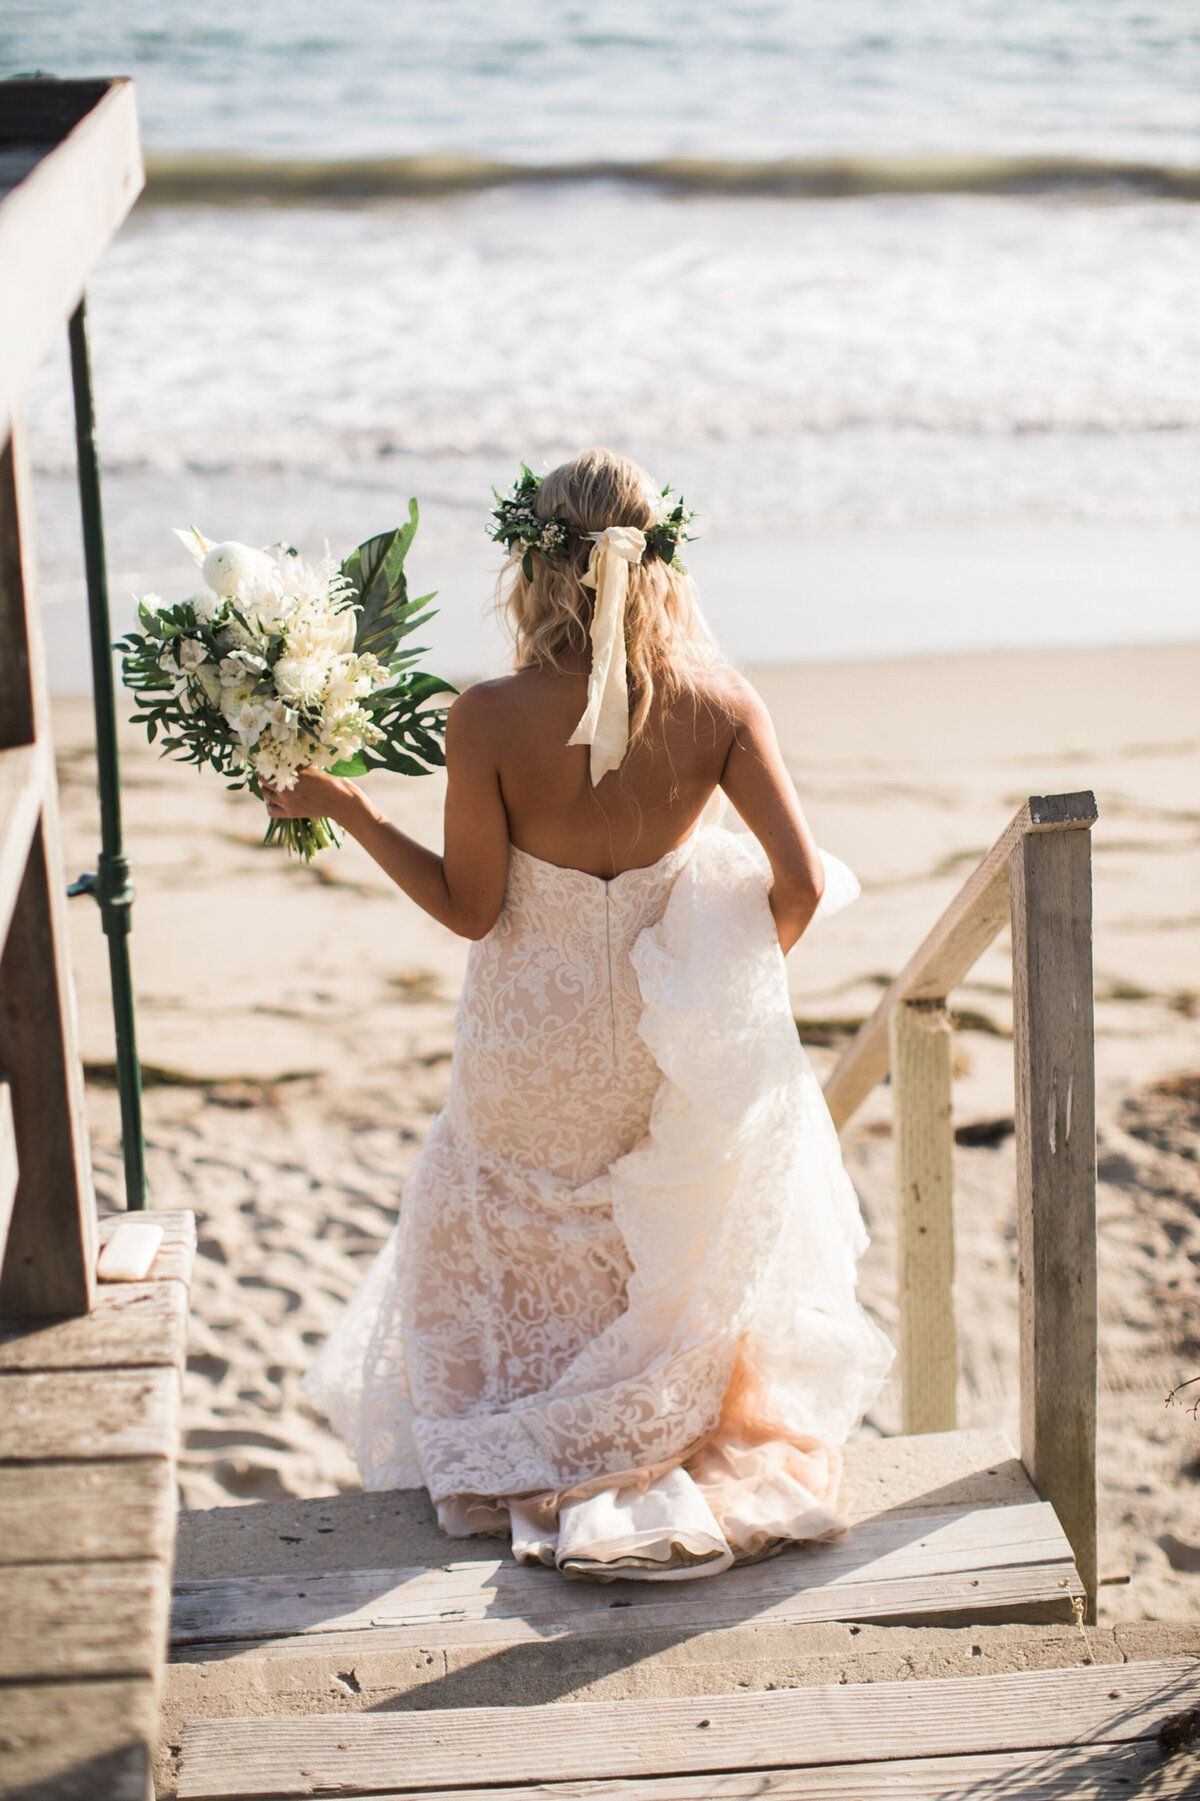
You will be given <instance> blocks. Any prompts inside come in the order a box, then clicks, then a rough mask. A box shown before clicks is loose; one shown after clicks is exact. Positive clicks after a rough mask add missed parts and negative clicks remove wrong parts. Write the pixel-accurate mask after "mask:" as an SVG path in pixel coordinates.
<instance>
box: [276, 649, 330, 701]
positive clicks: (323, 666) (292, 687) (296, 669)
mask: <svg viewBox="0 0 1200 1801" xmlns="http://www.w3.org/2000/svg"><path fill="white" fill-rule="evenodd" d="M289 651H290V647H289ZM272 674H273V675H274V677H275V689H276V692H277V693H278V694H281V695H282V696H283V698H284V700H290V701H292V702H293V703H294V704H295V705H296V706H298V707H316V706H318V705H319V704H320V700H321V696H322V695H323V694H324V692H325V684H326V682H327V681H328V680H329V664H328V662H327V661H326V659H325V658H324V657H321V656H299V657H296V656H292V655H290V654H288V655H285V656H282V657H280V659H279V661H278V662H277V663H276V665H275V668H274V669H273V671H272Z"/></svg>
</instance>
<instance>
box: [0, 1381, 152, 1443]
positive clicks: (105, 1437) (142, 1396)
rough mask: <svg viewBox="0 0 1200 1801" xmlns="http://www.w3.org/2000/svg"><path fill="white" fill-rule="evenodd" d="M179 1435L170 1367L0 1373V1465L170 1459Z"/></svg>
mask: <svg viewBox="0 0 1200 1801" xmlns="http://www.w3.org/2000/svg"><path fill="white" fill-rule="evenodd" d="M178 1432H179V1377H178V1375H177V1373H176V1372H175V1370H173V1369H169V1368H168V1369H146V1370H138V1369H133V1370H126V1369H110V1370H35V1371H30V1372H28V1373H26V1372H22V1371H10V1372H7V1373H2V1374H0V1462H3V1463H40V1462H42V1461H43V1460H44V1459H46V1458H48V1457H62V1458H67V1459H69V1460H71V1461H73V1462H87V1461H88V1460H89V1459H92V1458H110V1457H169V1456H173V1455H174V1453H175V1446H176V1442H177V1438H178Z"/></svg>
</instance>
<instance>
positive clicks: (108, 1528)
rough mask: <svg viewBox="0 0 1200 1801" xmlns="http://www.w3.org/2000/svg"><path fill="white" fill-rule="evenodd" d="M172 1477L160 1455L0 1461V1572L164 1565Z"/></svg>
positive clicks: (171, 1520) (170, 1533)
mask: <svg viewBox="0 0 1200 1801" xmlns="http://www.w3.org/2000/svg"><path fill="white" fill-rule="evenodd" d="M174 1532H175V1479H174V1476H173V1474H172V1470H171V1465H170V1462H169V1460H168V1459H167V1458H165V1457H139V1458H131V1459H129V1460H128V1461H120V1462H112V1463H27V1464H20V1463H10V1464H0V1567H3V1566H5V1565H8V1564H18V1563H90V1562H93V1561H96V1560H99V1561H106V1562H119V1561H125V1560H127V1559H129V1558H141V1559H149V1558H155V1557H157V1558H159V1559H161V1560H162V1561H163V1562H164V1563H166V1564H169V1562H170V1558H171V1549H172V1543H173V1539H174Z"/></svg>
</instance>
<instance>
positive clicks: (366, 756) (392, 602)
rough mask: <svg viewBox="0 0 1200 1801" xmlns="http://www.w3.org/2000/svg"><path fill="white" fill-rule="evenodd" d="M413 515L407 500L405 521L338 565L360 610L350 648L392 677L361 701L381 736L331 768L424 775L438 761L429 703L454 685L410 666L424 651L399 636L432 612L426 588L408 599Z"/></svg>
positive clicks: (438, 739)
mask: <svg viewBox="0 0 1200 1801" xmlns="http://www.w3.org/2000/svg"><path fill="white" fill-rule="evenodd" d="M418 518H419V514H418V511H417V503H416V501H415V500H410V501H409V503H408V524H407V525H401V526H398V527H397V528H396V530H395V531H390V532H381V533H380V535H379V536H378V537H377V538H368V539H367V540H366V542H365V543H364V544H360V545H359V547H358V549H357V550H355V551H353V552H351V554H350V555H349V556H348V557H347V558H346V560H345V561H344V562H343V564H342V575H343V578H344V579H345V581H346V583H347V591H348V595H349V598H350V599H351V600H353V602H354V604H355V605H356V606H357V607H359V608H360V609H361V610H360V613H359V621H358V630H357V632H356V634H355V639H354V648H355V650H356V651H358V652H366V651H370V652H371V654H372V656H376V657H378V658H379V661H380V662H381V663H385V664H386V665H387V667H388V669H389V670H390V671H391V673H392V677H393V680H392V682H391V684H390V685H389V686H388V687H386V688H384V689H382V690H380V691H378V692H376V693H375V694H373V695H372V696H371V698H370V699H369V700H367V701H366V702H365V703H364V704H365V705H366V707H367V708H368V710H369V711H370V712H371V713H372V714H373V716H374V719H375V724H376V725H377V726H378V727H379V728H380V729H381V731H382V732H383V734H384V736H383V741H382V743H380V744H378V745H375V746H372V747H371V748H369V749H364V750H361V751H359V752H358V754H357V756H355V757H353V758H349V759H347V761H345V762H344V763H338V764H336V765H335V766H334V768H333V770H332V771H331V773H332V774H334V775H346V776H356V775H364V774H365V773H366V772H367V771H368V770H370V769H392V770H395V771H396V772H397V773H398V774H400V775H423V774H424V773H425V771H426V769H428V768H431V767H436V766H437V765H438V764H440V763H443V762H444V761H445V751H444V748H443V744H442V739H443V735H444V732H445V723H446V712H445V707H444V706H442V707H437V706H436V705H434V704H432V703H434V702H435V701H436V698H437V697H438V696H439V695H443V696H449V695H454V694H456V693H457V692H458V690H457V689H456V688H455V687H453V685H452V684H451V683H450V682H447V681H443V680H442V678H441V677H440V676H436V675H430V674H428V673H427V672H426V671H424V670H419V669H414V667H413V665H414V664H415V663H416V661H417V659H418V657H421V656H423V655H424V654H425V653H424V650H423V649H422V648H421V647H419V646H415V645H414V646H412V647H407V646H406V647H405V649H404V650H403V651H401V649H400V646H401V643H402V641H403V640H404V639H405V638H407V637H408V636H409V634H410V633H411V632H413V631H415V630H416V628H417V627H418V626H420V625H424V623H425V621H426V620H427V619H432V618H433V616H434V612H435V611H436V609H435V608H432V607H430V606H429V605H428V603H429V602H430V601H431V600H433V599H434V596H433V595H432V594H422V595H421V596H420V598H419V599H417V600H410V599H409V598H408V580H407V577H406V576H405V573H404V559H405V557H406V556H407V555H408V551H409V546H410V545H411V544H412V541H413V539H414V537H415V536H416V532H417V521H418ZM422 608H424V609H425V610H424V611H422ZM406 672H410V673H406Z"/></svg>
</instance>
